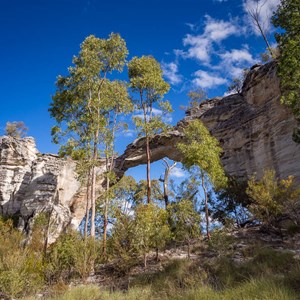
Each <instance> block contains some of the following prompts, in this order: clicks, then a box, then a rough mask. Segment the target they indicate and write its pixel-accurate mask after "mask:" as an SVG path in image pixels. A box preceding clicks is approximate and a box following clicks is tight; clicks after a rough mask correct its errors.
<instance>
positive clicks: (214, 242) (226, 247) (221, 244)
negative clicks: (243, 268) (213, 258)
mask: <svg viewBox="0 0 300 300" xmlns="http://www.w3.org/2000/svg"><path fill="white" fill-rule="evenodd" d="M233 242H234V237H232V236H231V235H229V234H228V232H226V229H225V228H215V229H214V230H213V231H212V233H211V237H210V240H209V246H210V248H211V249H212V250H215V251H216V252H217V253H218V255H226V254H228V253H230V251H231V250H232V245H233Z"/></svg>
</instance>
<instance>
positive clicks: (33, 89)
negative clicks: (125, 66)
mask: <svg viewBox="0 0 300 300" xmlns="http://www.w3.org/2000/svg"><path fill="white" fill-rule="evenodd" d="M261 1H262V0H261ZM265 1H266V3H265V4H264V5H263V7H262V9H261V17H262V20H263V22H264V27H265V29H266V32H267V34H268V36H269V37H270V40H271V42H274V39H273V38H272V36H273V33H272V28H271V26H270V23H269V19H270V16H271V13H272V10H274V8H275V7H276V5H277V4H278V2H279V0H264V2H265ZM251 7H253V0H206V1H204V0H172V1H171V0H152V1H141V0H140V1H137V0H123V1H120V0H114V1H100V0H51V1H50V0H48V1H47V0H39V1H38V0H27V1H24V0H1V1H0V36H1V42H0V88H1V96H0V97H1V100H0V103H1V109H0V132H1V133H3V129H4V127H5V124H6V122H7V121H24V122H25V123H26V125H27V126H28V127H29V132H28V134H29V135H31V136H34V137H35V139H36V143H37V146H38V149H39V150H40V151H41V152H54V153H55V152H57V150H58V147H57V146H56V145H54V144H52V143H51V136H50V128H51V126H53V125H54V121H53V120H51V119H50V116H49V113H48V107H49V103H50V102H51V95H53V94H54V93H55V85H54V84H55V80H56V77H57V75H59V74H61V75H67V67H68V66H70V65H71V60H72V57H73V55H76V54H78V51H79V46H80V43H81V42H82V41H83V40H84V38H85V37H87V36H88V35H90V34H94V35H96V36H97V37H100V38H106V37H108V35H109V33H111V32H118V33H120V34H121V36H122V37H123V38H124V39H125V40H126V42H127V47H128V50H129V59H130V58H132V57H133V56H136V55H137V56H141V55H149V54H151V55H153V56H154V57H155V58H156V59H157V60H158V61H159V62H161V64H162V68H163V70H164V74H165V79H166V80H167V81H168V82H169V83H170V84H171V91H170V92H169V93H168V95H167V96H166V98H167V99H168V100H170V101H171V103H172V105H173V108H174V114H173V115H172V124H175V123H176V122H177V121H178V120H179V119H180V118H182V117H183V116H184V112H183V111H182V110H180V109H179V107H180V105H186V104H187V101H188V99H187V92H188V91H189V90H190V89H193V88H196V87H202V88H204V89H205V90H206V91H207V94H208V96H209V97H214V96H222V95H223V94H224V93H225V92H226V90H227V86H228V83H229V82H230V79H231V78H232V77H234V76H237V75H239V74H240V72H241V70H242V69H243V68H244V67H249V66H251V65H252V64H254V63H255V62H257V61H259V53H260V52H264V51H265V45H264V43H263V40H262V38H261V37H260V36H259V35H258V33H257V32H256V30H255V28H253V26H252V25H251V22H250V21H249V18H248V17H247V13H246V8H248V9H251ZM123 78H126V71H125V75H123ZM133 139H134V136H133V135H132V134H130V133H129V134H126V136H122V137H121V138H120V139H119V141H118V143H117V148H118V151H119V152H122V151H123V150H124V148H125V146H126V144H129V143H130V142H131V141H133Z"/></svg>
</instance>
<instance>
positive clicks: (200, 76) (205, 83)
mask: <svg viewBox="0 0 300 300" xmlns="http://www.w3.org/2000/svg"><path fill="white" fill-rule="evenodd" d="M194 76H195V77H196V78H194V79H193V80H192V83H193V84H194V85H195V86H196V87H201V88H203V89H205V88H206V89H209V88H212V87H216V86H219V85H223V84H226V83H227V80H226V79H225V78H222V77H220V76H219V75H217V74H213V73H209V72H206V71H203V70H199V71H197V72H195V73H194Z"/></svg>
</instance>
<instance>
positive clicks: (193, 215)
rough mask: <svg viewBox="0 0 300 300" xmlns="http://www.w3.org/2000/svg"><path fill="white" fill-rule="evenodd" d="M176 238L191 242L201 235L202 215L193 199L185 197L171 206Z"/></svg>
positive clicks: (170, 211) (170, 210) (180, 240)
mask: <svg viewBox="0 0 300 300" xmlns="http://www.w3.org/2000/svg"><path fill="white" fill-rule="evenodd" d="M169 213H170V216H171V219H172V225H173V233H174V235H175V240H176V241H179V242H185V243H189V242H190V240H191V239H193V238H197V237H199V235H200V221H201V220H200V215H199V213H198V212H197V211H196V210H195V208H194V204H193V202H192V201H191V200H188V199H183V200H180V201H179V202H177V203H172V204H171V205H170V207H169Z"/></svg>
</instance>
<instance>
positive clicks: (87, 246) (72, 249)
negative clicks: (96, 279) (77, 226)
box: [46, 231, 100, 282]
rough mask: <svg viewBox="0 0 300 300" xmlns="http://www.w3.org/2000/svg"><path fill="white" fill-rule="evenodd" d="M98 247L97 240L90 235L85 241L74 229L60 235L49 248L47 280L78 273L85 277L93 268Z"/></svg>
mask: <svg viewBox="0 0 300 300" xmlns="http://www.w3.org/2000/svg"><path fill="white" fill-rule="evenodd" d="M99 249H100V245H99V242H98V241H97V240H95V239H94V238H92V237H89V238H87V240H86V241H85V240H84V239H83V238H82V237H81V235H80V234H79V233H78V232H75V231H70V232H69V233H66V234H64V235H62V236H61V237H60V238H59V239H58V241H57V242H56V243H55V244H54V245H52V247H51V249H50V253H49V256H48V259H47V261H48V265H47V270H46V276H47V278H48V280H49V281H50V282H51V281H54V282H56V281H57V280H58V279H60V278H61V277H63V278H65V279H68V278H70V277H72V276H78V275H79V276H80V277H81V278H82V279H84V280H85V279H87V277H88V276H89V275H90V274H91V273H92V272H93V270H94V262H95V260H96V258H97V254H98V253H100V251H99Z"/></svg>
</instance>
